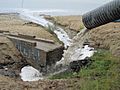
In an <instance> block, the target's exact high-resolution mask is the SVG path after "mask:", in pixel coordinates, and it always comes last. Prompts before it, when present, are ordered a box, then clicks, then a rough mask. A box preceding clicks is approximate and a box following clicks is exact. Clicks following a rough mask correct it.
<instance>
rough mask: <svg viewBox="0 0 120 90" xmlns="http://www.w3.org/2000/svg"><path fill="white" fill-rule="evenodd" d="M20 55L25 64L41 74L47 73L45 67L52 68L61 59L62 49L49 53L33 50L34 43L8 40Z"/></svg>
mask: <svg viewBox="0 0 120 90" xmlns="http://www.w3.org/2000/svg"><path fill="white" fill-rule="evenodd" d="M10 40H11V41H12V42H13V43H14V45H15V46H16V48H17V49H18V50H19V51H20V53H21V54H22V55H23V56H24V57H25V58H26V60H27V62H28V63H29V64H31V65H32V66H34V67H35V68H37V69H39V70H40V71H41V72H44V73H47V72H48V71H47V70H48V69H47V67H50V68H51V67H52V65H54V64H55V63H56V62H57V61H59V60H60V59H61V58H62V54H63V50H64V47H62V46H61V47H59V48H56V49H54V50H51V51H49V52H45V51H43V50H40V49H37V48H35V45H34V43H30V42H26V41H22V40H17V39H14V38H10Z"/></svg>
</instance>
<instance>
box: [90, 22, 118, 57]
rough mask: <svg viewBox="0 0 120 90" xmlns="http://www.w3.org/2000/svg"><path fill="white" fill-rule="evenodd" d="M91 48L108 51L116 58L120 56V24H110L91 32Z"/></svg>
mask: <svg viewBox="0 0 120 90" xmlns="http://www.w3.org/2000/svg"><path fill="white" fill-rule="evenodd" d="M88 41H90V42H91V43H90V44H91V46H93V47H96V48H104V49H108V50H110V51H111V52H112V54H113V55H115V56H120V23H119V22H116V23H114V22H113V23H108V24H106V25H103V26H100V27H98V28H95V29H92V30H91V31H90V32H89V38H88Z"/></svg>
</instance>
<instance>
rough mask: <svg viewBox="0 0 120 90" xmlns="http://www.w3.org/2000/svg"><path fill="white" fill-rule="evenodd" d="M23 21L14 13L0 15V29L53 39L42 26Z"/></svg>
mask: <svg viewBox="0 0 120 90" xmlns="http://www.w3.org/2000/svg"><path fill="white" fill-rule="evenodd" d="M25 23H26V22H25V21H23V20H21V19H20V18H18V17H17V16H15V15H0V30H4V31H10V32H11V33H20V34H26V35H34V36H36V37H38V38H44V39H50V40H55V38H54V37H53V35H52V34H50V33H49V32H47V31H46V30H45V29H44V28H42V27H40V26H35V25H32V24H25Z"/></svg>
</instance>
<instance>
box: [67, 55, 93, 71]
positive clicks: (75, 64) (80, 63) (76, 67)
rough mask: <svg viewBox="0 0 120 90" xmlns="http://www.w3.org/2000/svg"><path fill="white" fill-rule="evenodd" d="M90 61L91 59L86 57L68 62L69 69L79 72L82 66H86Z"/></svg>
mask: <svg viewBox="0 0 120 90" xmlns="http://www.w3.org/2000/svg"><path fill="white" fill-rule="evenodd" d="M90 63H91V59H90V58H88V57H86V58H85V59H84V60H77V61H73V62H70V65H69V69H70V70H71V71H73V72H79V71H80V69H81V68H82V67H84V66H87V65H89V64H90Z"/></svg>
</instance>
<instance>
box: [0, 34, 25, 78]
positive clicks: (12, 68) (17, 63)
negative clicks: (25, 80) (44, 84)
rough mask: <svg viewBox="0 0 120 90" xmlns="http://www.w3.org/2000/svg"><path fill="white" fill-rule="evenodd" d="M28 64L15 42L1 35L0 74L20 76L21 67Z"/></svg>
mask: <svg viewBox="0 0 120 90" xmlns="http://www.w3.org/2000/svg"><path fill="white" fill-rule="evenodd" d="M25 64H26V62H25V60H24V59H23V58H22V56H21V54H20V53H19V52H18V50H17V49H16V48H15V46H14V45H13V43H12V42H11V41H10V40H9V39H7V38H6V37H4V36H0V75H5V76H9V77H19V73H20V69H21V68H22V67H23V66H24V65H25Z"/></svg>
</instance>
